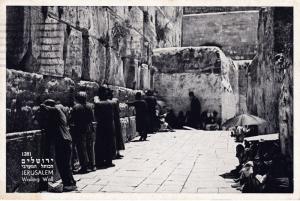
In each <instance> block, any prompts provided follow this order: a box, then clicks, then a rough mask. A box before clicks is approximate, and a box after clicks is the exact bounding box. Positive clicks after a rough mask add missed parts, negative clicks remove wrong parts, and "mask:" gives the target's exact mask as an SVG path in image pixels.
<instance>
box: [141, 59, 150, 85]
mask: <svg viewBox="0 0 300 201" xmlns="http://www.w3.org/2000/svg"><path fill="white" fill-rule="evenodd" d="M140 82H141V89H150V69H149V67H148V65H147V64H142V65H141V78H140Z"/></svg>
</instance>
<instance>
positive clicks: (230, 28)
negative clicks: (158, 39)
mask: <svg viewBox="0 0 300 201" xmlns="http://www.w3.org/2000/svg"><path fill="white" fill-rule="evenodd" d="M257 24H258V11H257V10H254V11H238V12H218V13H202V14H188V15H183V19H182V46H183V47H186V46H203V45H212V46H219V47H220V48H222V50H223V51H224V53H225V54H226V55H228V56H230V57H231V58H232V59H235V60H245V59H253V57H254V55H255V54H256V50H257V37H256V36H257Z"/></svg>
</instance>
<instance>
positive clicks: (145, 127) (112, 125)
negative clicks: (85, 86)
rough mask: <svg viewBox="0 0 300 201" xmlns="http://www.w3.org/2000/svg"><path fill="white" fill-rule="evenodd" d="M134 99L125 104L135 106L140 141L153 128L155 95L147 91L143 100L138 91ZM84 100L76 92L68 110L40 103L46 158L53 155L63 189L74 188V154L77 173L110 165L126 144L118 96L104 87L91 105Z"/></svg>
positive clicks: (50, 100) (50, 102) (59, 106)
mask: <svg viewBox="0 0 300 201" xmlns="http://www.w3.org/2000/svg"><path fill="white" fill-rule="evenodd" d="M135 98H136V100H135V101H133V102H127V104H128V106H134V107H135V111H136V131H137V132H138V133H139V134H140V136H141V138H140V140H146V139H147V133H152V132H154V130H155V125H154V124H155V123H154V122H155V117H156V113H155V112H156V111H155V108H156V104H157V102H156V98H154V96H153V93H152V92H151V91H148V92H147V93H146V97H145V100H143V99H142V94H141V93H140V92H138V93H136V96H135ZM86 99H87V95H86V92H84V91H81V92H79V93H78V94H77V96H76V103H75V105H74V106H73V108H72V109H71V111H70V112H69V113H68V111H67V110H66V108H65V107H64V106H63V105H62V104H57V103H56V102H55V101H54V100H52V99H47V100H45V101H44V102H43V103H42V104H41V105H40V112H39V118H38V119H39V123H40V126H41V127H42V128H43V129H44V131H45V139H46V140H45V141H46V148H45V157H49V158H51V157H54V156H53V155H55V161H56V165H57V169H58V171H59V174H60V177H61V179H62V183H63V191H73V190H76V189H77V187H76V182H75V180H74V178H73V167H74V164H73V158H74V155H75V154H76V155H78V158H79V162H80V166H81V169H80V171H79V173H88V172H90V171H95V170H96V169H97V168H108V167H113V166H115V165H114V164H113V163H112V160H113V159H120V158H122V157H123V156H122V155H120V152H119V151H120V150H124V149H125V146H124V139H123V135H122V132H121V123H120V114H119V112H120V111H119V101H118V99H116V98H113V93H112V91H111V90H110V89H109V88H107V87H100V88H99V91H98V96H96V97H94V104H90V103H87V100H86ZM95 125H96V126H95ZM95 127H96V128H95ZM51 147H53V148H54V151H53V152H54V153H55V154H53V152H52V151H51Z"/></svg>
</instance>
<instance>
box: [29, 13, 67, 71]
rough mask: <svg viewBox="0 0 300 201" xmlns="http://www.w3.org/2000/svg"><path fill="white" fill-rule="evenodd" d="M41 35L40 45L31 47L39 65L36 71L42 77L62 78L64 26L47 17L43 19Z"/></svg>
mask: <svg viewBox="0 0 300 201" xmlns="http://www.w3.org/2000/svg"><path fill="white" fill-rule="evenodd" d="M40 31H42V33H41V37H42V39H41V44H39V43H37V44H34V46H40V48H39V47H36V49H35V47H33V51H34V50H36V54H39V56H38V57H37V59H38V63H39V65H40V68H39V70H38V71H37V72H38V73H40V74H43V75H51V76H58V77H62V76H63V75H64V58H63V51H64V48H63V47H64V44H65V37H64V36H65V35H64V34H65V31H66V25H65V24H63V23H59V22H58V21H57V20H55V19H53V18H50V17H47V18H46V19H45V24H44V30H40Z"/></svg>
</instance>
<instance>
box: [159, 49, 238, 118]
mask: <svg viewBox="0 0 300 201" xmlns="http://www.w3.org/2000/svg"><path fill="white" fill-rule="evenodd" d="M153 66H155V67H156V68H157V73H156V74H155V77H154V79H155V81H154V88H155V90H156V91H157V92H158V95H159V97H160V98H161V99H163V100H164V101H166V102H167V105H169V106H170V107H172V108H173V109H174V111H175V112H176V113H178V112H179V111H183V112H186V111H188V110H189V106H190V101H189V99H188V92H189V91H194V93H195V95H196V96H197V97H198V98H199V100H200V102H201V107H202V112H203V111H205V110H206V111H211V112H212V111H214V110H215V111H217V112H218V115H219V117H221V118H222V120H223V121H225V120H226V119H228V118H230V117H233V116H234V115H235V114H236V112H237V103H238V102H237V101H238V80H237V78H238V75H237V73H238V71H237V69H236V67H235V66H234V64H233V62H232V60H230V59H229V58H227V57H226V56H225V55H224V53H223V52H222V51H221V50H220V49H219V48H217V47H186V48H184V47H182V48H159V49H155V50H154V52H153ZM225 103H226V104H225Z"/></svg>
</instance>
